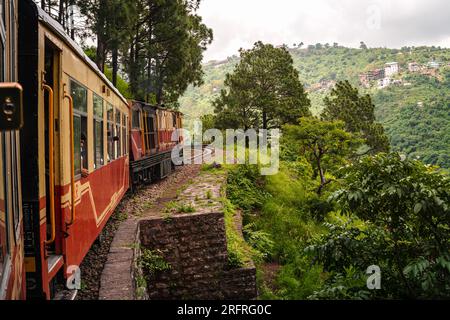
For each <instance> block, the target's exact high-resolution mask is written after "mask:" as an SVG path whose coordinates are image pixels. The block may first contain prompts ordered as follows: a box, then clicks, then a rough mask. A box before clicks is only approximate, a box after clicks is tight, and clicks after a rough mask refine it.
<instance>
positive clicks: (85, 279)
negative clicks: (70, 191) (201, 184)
mask: <svg viewBox="0 0 450 320" xmlns="http://www.w3.org/2000/svg"><path fill="white" fill-rule="evenodd" d="M199 171H200V166H199V165H190V166H184V167H180V168H178V169H177V170H176V171H175V172H174V173H173V174H172V175H171V176H169V177H168V178H167V179H165V180H162V181H160V182H158V183H156V184H152V185H148V186H145V187H142V188H140V189H138V190H137V191H136V192H135V193H134V194H132V195H130V194H128V195H127V196H126V197H125V199H124V200H123V201H122V202H121V204H120V205H119V206H118V207H117V209H116V211H115V212H114V214H113V216H112V217H111V219H110V220H109V222H108V223H107V225H106V226H105V229H104V231H103V234H102V236H101V242H98V243H95V244H94V245H93V246H92V248H91V250H90V251H89V253H88V254H87V256H86V258H85V260H84V261H83V263H82V265H81V266H80V268H81V275H82V290H80V291H79V292H78V295H77V300H98V297H99V290H100V279H101V274H102V271H103V268H104V266H105V263H106V261H107V258H108V253H109V251H110V247H111V243H112V242H113V240H114V236H115V234H116V231H117V229H118V228H119V225H120V224H121V223H122V222H124V221H125V220H127V219H128V218H137V219H139V218H142V217H144V216H146V215H147V214H148V213H149V212H158V211H159V209H161V208H164V207H165V205H166V203H167V202H170V201H172V200H173V199H176V197H177V195H178V193H179V191H180V189H181V188H183V186H184V185H186V184H188V183H189V182H191V180H193V179H195V178H196V177H197V176H198V174H199Z"/></svg>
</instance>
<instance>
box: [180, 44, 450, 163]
mask: <svg viewBox="0 0 450 320" xmlns="http://www.w3.org/2000/svg"><path fill="white" fill-rule="evenodd" d="M288 51H289V52H290V53H291V55H292V58H293V61H294V66H295V68H296V69H297V70H298V72H299V77H300V81H301V82H302V83H303V84H304V85H305V87H306V89H307V91H308V98H309V99H310V100H311V111H312V112H313V114H316V115H317V114H319V113H320V112H321V110H323V108H324V106H325V104H324V98H325V97H326V95H327V94H328V93H329V91H330V90H331V88H330V87H325V88H319V89H318V90H316V89H314V86H315V85H317V84H320V83H321V82H325V84H327V83H331V84H333V83H334V82H335V81H339V80H348V81H349V82H350V83H351V84H352V85H353V86H355V87H359V89H360V90H361V92H363V93H368V94H370V95H371V96H372V98H373V102H374V104H375V114H376V117H377V119H378V120H379V121H380V122H381V123H382V124H383V126H384V127H385V130H386V132H387V135H388V137H389V139H390V142H391V146H392V148H393V149H394V150H396V151H401V152H404V153H406V154H408V155H409V156H410V157H411V158H418V157H419V158H420V159H422V160H423V161H425V162H426V163H429V164H433V165H439V166H441V167H444V168H450V160H449V157H448V155H449V154H450V139H448V138H446V137H448V132H450V128H449V125H450V111H449V110H450V109H449V105H448V103H449V102H448V101H450V69H449V67H448V63H449V62H450V50H449V49H441V48H438V47H416V48H411V47H405V48H403V49H386V48H366V49H351V48H344V47H341V46H339V45H338V44H334V45H321V44H318V45H315V46H309V47H306V48H301V47H300V48H299V46H296V47H295V48H288ZM390 61H396V62H399V64H400V67H401V73H400V75H398V76H397V77H398V78H399V79H402V80H403V81H404V82H405V83H410V84H411V85H409V86H404V85H401V86H391V87H388V88H385V89H383V90H379V89H378V88H369V89H367V88H362V87H361V85H360V83H359V74H361V73H363V72H365V71H368V70H372V69H376V68H382V67H384V65H385V63H387V62H390ZM430 61H439V62H440V63H441V66H442V67H441V68H440V69H439V73H438V77H437V78H435V77H430V76H427V75H419V74H411V73H410V72H408V63H410V62H417V63H418V64H423V65H425V64H427V63H428V62H430ZM238 62H239V57H238V56H233V57H230V58H228V59H227V60H225V61H212V62H209V63H206V64H205V65H204V66H203V68H204V72H205V75H204V85H202V86H200V87H196V88H193V87H190V88H189V89H188V91H187V92H186V94H184V95H183V96H182V98H181V99H180V105H181V110H182V111H183V112H184V113H185V114H186V117H187V124H188V125H189V124H190V123H192V120H193V119H195V118H199V117H201V116H202V115H204V114H209V113H212V112H213V110H214V107H213V105H212V101H213V100H214V99H215V98H216V97H217V96H218V95H219V94H220V91H221V90H222V89H223V87H224V81H225V75H226V74H227V73H230V72H232V71H233V68H234V67H235V65H236V64H237V63H238ZM418 105H420V107H418Z"/></svg>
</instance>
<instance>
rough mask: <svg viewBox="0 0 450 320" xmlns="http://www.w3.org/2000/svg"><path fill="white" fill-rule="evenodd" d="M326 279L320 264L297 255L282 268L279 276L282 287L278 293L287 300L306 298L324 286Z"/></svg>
mask: <svg viewBox="0 0 450 320" xmlns="http://www.w3.org/2000/svg"><path fill="white" fill-rule="evenodd" d="M325 280H326V279H325V276H324V273H323V270H322V267H321V266H320V265H317V264H314V265H312V264H311V262H310V261H309V260H308V259H306V258H305V257H297V258H296V259H294V260H293V261H292V262H291V263H289V264H287V265H285V266H284V267H283V268H282V269H281V272H280V274H279V275H278V278H277V283H278V285H279V286H280V287H281V289H280V290H279V292H278V295H279V296H280V297H282V298H283V299H286V300H306V299H308V298H309V297H310V296H312V295H313V294H314V293H315V292H317V291H318V290H320V289H321V288H322V287H323V285H324V283H325Z"/></svg>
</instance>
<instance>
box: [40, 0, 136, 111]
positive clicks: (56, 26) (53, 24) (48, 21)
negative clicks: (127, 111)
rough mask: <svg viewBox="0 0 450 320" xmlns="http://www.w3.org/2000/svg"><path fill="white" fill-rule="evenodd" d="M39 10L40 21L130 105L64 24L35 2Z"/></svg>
mask: <svg viewBox="0 0 450 320" xmlns="http://www.w3.org/2000/svg"><path fill="white" fill-rule="evenodd" d="M33 4H34V5H35V7H36V10H37V12H38V18H39V21H40V22H42V23H43V24H44V25H46V26H47V27H49V28H50V29H51V30H52V31H53V32H55V33H56V34H57V35H58V36H59V37H60V38H61V39H62V40H64V42H65V43H66V44H67V45H68V46H69V47H70V48H71V49H72V50H73V51H75V52H76V53H77V54H78V56H79V57H80V58H81V59H82V60H83V61H84V62H85V63H86V64H87V65H88V66H89V67H90V68H91V69H92V70H93V71H94V72H95V73H96V74H97V75H98V76H99V77H100V78H102V80H103V81H104V82H105V83H106V84H107V85H108V87H109V88H110V89H111V90H112V91H114V93H115V94H116V95H117V96H119V97H120V98H121V99H122V101H123V102H124V103H125V104H127V105H128V101H127V99H125V97H124V96H123V95H122V94H121V93H120V91H119V90H118V89H117V88H116V87H115V86H114V85H113V84H112V83H111V81H109V79H108V78H107V77H106V76H105V75H104V74H103V72H101V71H100V69H99V68H98V66H97V65H96V64H95V63H94V62H93V61H92V60H91V59H90V58H89V57H88V56H87V55H86V54H85V53H84V51H83V49H82V48H81V47H80V46H79V45H78V44H77V43H76V42H75V41H74V40H72V38H70V37H69V35H68V34H67V33H66V31H65V30H64V28H63V26H62V25H61V24H60V23H59V22H58V21H56V20H55V19H53V18H52V17H51V16H50V15H49V14H48V13H47V12H45V11H44V10H43V9H42V8H41V7H40V6H38V5H37V4H36V3H34V2H33Z"/></svg>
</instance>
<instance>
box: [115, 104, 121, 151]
mask: <svg viewBox="0 0 450 320" xmlns="http://www.w3.org/2000/svg"><path fill="white" fill-rule="evenodd" d="M121 118H122V114H121V113H120V111H119V110H117V109H116V131H115V134H116V136H117V137H118V139H117V141H116V144H117V148H116V151H117V152H116V159H118V158H120V157H121V156H122V148H121V147H122V146H121V142H122V139H121V136H122V133H121V132H122V128H121V125H120V120H121Z"/></svg>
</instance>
